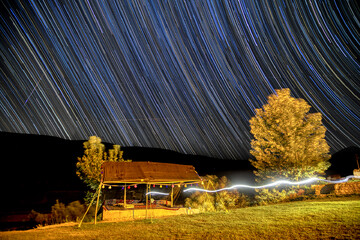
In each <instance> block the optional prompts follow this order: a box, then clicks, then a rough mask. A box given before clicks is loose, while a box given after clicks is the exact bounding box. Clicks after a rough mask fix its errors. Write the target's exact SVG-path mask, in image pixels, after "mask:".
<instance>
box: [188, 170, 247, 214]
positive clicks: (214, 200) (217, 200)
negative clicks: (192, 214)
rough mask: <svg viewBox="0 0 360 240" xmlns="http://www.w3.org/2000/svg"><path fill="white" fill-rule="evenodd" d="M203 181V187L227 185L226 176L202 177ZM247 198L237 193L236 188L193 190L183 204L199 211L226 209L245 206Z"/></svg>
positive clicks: (217, 187) (211, 187) (212, 187)
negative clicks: (211, 191) (207, 191)
mask: <svg viewBox="0 0 360 240" xmlns="http://www.w3.org/2000/svg"><path fill="white" fill-rule="evenodd" d="M202 179H203V180H204V181H205V184H204V188H205V189H207V190H215V189H220V188H224V187H227V186H229V181H228V179H227V178H226V177H222V178H220V179H219V178H218V177H217V176H214V175H207V176H205V177H202ZM248 205H249V199H248V197H247V196H246V195H243V194H239V192H238V191H237V190H235V189H234V190H227V191H220V192H216V193H206V192H200V191H199V192H195V193H194V194H192V195H191V196H190V198H187V199H186V200H185V206H186V207H191V208H197V209H199V210H200V211H201V212H215V211H226V210H228V209H231V208H237V207H246V206H248Z"/></svg>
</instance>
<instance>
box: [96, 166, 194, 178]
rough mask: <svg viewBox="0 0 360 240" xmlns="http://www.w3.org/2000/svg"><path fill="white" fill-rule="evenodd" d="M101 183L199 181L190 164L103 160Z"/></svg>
mask: <svg viewBox="0 0 360 240" xmlns="http://www.w3.org/2000/svg"><path fill="white" fill-rule="evenodd" d="M102 167H103V176H102V181H103V183H185V182H199V181H201V179H200V177H199V175H198V174H197V172H196V171H195V168H194V167H193V166H191V165H181V164H173V163H159V162H105V163H103V165H102Z"/></svg>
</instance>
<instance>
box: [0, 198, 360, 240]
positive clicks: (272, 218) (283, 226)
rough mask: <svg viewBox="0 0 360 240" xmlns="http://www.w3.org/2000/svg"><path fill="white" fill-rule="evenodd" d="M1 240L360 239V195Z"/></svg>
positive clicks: (48, 230) (7, 235)
mask: <svg viewBox="0 0 360 240" xmlns="http://www.w3.org/2000/svg"><path fill="white" fill-rule="evenodd" d="M0 238H1V239H359V238H360V196H353V197H346V198H332V199H329V198H326V199H322V200H312V201H304V202H290V203H283V204H277V205H270V206H260V207H250V208H244V209H237V210H233V211H230V212H228V213H225V212H221V213H206V214H197V215H189V216H186V215H183V216H176V217H168V218H163V219H153V220H152V221H151V220H139V221H134V222H121V223H98V224H97V225H94V224H90V223H86V224H84V225H83V226H82V228H80V229H79V228H77V227H76V226H75V224H72V223H68V224H65V225H61V226H57V227H54V226H49V227H44V228H38V229H33V230H28V231H14V232H0Z"/></svg>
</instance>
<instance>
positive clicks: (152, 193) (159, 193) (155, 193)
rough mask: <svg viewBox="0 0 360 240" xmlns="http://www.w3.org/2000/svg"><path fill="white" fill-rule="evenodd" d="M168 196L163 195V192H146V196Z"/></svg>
mask: <svg viewBox="0 0 360 240" xmlns="http://www.w3.org/2000/svg"><path fill="white" fill-rule="evenodd" d="M150 194H151V195H165V196H167V195H169V194H168V193H163V192H148V193H147V194H146V195H150Z"/></svg>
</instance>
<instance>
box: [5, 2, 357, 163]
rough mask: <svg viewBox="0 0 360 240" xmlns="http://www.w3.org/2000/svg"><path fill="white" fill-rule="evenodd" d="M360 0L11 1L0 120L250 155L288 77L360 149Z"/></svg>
mask: <svg viewBox="0 0 360 240" xmlns="http://www.w3.org/2000/svg"><path fill="white" fill-rule="evenodd" d="M359 4H360V2H359V1H356V0H348V1H344V0H338V1H335V0H334V1H320V0H319V1H310V0H304V1H276V0H274V1H272V0H271V1H241V0H240V1H235V0H215V1H205V0H204V1H180V0H179V1H178V0H151V1H136V0H130V1H95V0H80V1H56V0H54V1H53V0H52V1H48V0H38V1H23V0H21V1H20V0H17V1H4V2H3V3H0V5H1V8H2V10H1V18H0V32H1V42H0V53H1V63H0V64H1V72H0V78H1V79H0V81H1V83H0V98H1V102H0V131H4V132H14V133H31V134H40V135H50V136H57V137H60V138H64V139H71V140H86V139H88V137H89V136H92V135H97V136H99V137H100V138H101V139H102V140H103V141H104V142H110V143H114V144H115V143H116V144H120V145H121V146H142V147H154V148H163V149H170V150H174V151H178V152H182V153H187V154H198V155H205V156H211V157H218V158H229V159H246V158H248V157H249V149H250V139H251V138H252V136H251V134H250V126H249V122H248V121H249V119H250V118H251V117H252V116H254V114H255V108H260V107H261V106H262V105H263V104H265V103H266V101H267V96H268V95H270V94H272V93H274V90H275V89H280V88H290V89H291V93H292V95H293V96H294V97H301V98H303V99H305V100H306V101H307V102H308V103H309V104H310V105H311V106H312V110H311V111H313V112H320V113H322V115H323V123H324V125H325V127H326V128H327V135H326V140H327V141H328V144H329V145H330V146H331V151H332V153H334V152H336V151H338V150H340V149H343V148H345V147H348V146H360V138H359V136H360V61H359V55H360V54H359V52H360V5H359Z"/></svg>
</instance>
